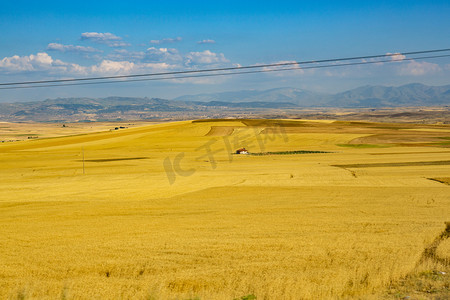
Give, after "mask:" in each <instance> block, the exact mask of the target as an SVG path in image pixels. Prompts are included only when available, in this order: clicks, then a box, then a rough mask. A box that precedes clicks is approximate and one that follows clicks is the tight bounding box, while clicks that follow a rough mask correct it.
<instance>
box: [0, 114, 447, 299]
mask: <svg viewBox="0 0 450 300" xmlns="http://www.w3.org/2000/svg"><path fill="white" fill-rule="evenodd" d="M28 125H29V126H28V127H26V126H25V125H21V126H18V127H17V126H16V127H14V124H9V123H4V124H2V127H3V130H6V131H8V130H9V131H8V132H9V133H8V134H10V135H14V134H16V135H17V134H26V135H33V134H34V132H38V131H39V132H45V134H43V137H42V138H37V139H30V140H25V141H17V142H5V143H1V144H0V154H1V155H0V160H1V164H0V184H1V189H0V245H1V247H0V298H1V299H59V298H61V299H131V298H133V299H236V298H237V299H244V298H245V297H246V296H247V299H254V298H255V297H256V299H342V298H357V299H366V298H373V299H378V298H389V297H395V295H393V294H392V295H391V294H389V293H388V292H387V291H388V290H389V287H390V286H391V285H393V284H395V283H396V282H399V281H400V280H402V278H405V276H407V275H408V274H414V273H415V272H421V271H423V270H427V268H431V267H433V268H441V269H442V270H448V265H446V264H447V263H448V261H449V252H448V251H449V249H450V248H449V243H448V239H446V240H443V241H442V244H440V245H437V244H436V247H435V248H436V249H435V250H433V251H434V252H435V254H436V255H437V256H438V257H439V258H440V259H441V260H440V261H438V260H434V259H433V257H431V256H426V255H425V256H424V253H425V254H426V253H428V252H427V251H425V249H427V247H428V248H429V247H430V246H429V245H431V244H432V243H433V241H435V240H436V238H437V237H438V236H439V235H440V234H441V233H442V232H443V230H444V229H445V222H446V221H450V186H449V182H450V181H449V179H450V126H449V125H418V124H382V123H367V122H343V121H332V120H330V121H307V120H303V121H300V120H198V121H182V122H171V123H161V124H151V125H144V124H139V125H140V126H136V127H133V128H123V129H119V130H109V129H107V126H105V127H101V128H100V127H99V128H98V130H99V132H91V131H93V130H86V131H84V133H83V130H81V129H80V130H75V131H71V132H69V133H68V135H67V136H61V135H64V134H61V132H62V131H61V129H60V128H56V127H49V126H48V125H40V124H28ZM45 126H47V127H45ZM102 126H103V125H102ZM108 126H109V125H108ZM8 128H9V129H8ZM14 130H16V131H14ZM52 130H54V132H53V133H52V132H51V131H52ZM19 131H20V132H19ZM88 131H89V132H88ZM52 134H53V135H52ZM51 136H53V137H51ZM241 147H245V148H246V149H247V150H248V151H249V152H250V155H242V154H240V155H237V154H232V153H234V152H235V151H236V149H239V148H241ZM296 151H297V152H296ZM252 154H259V155H252ZM447 288H448V286H447V287H445V286H444V287H443V289H444V292H443V293H445V289H447ZM447 291H448V290H447ZM441 294H442V291H441Z"/></svg>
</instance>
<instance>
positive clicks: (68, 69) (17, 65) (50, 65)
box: [0, 52, 85, 74]
mask: <svg viewBox="0 0 450 300" xmlns="http://www.w3.org/2000/svg"><path fill="white" fill-rule="evenodd" d="M0 71H2V72H4V73H20V72H48V73H51V74H54V73H75V74H80V73H81V74H84V73H85V68H84V67H82V66H80V65H77V64H71V63H65V62H63V61H61V60H59V59H56V60H55V59H53V58H52V57H51V56H50V55H48V54H47V53H45V52H41V53H38V54H36V55H34V54H31V55H29V56H18V55H14V56H11V57H5V58H3V59H2V60H1V61H0Z"/></svg>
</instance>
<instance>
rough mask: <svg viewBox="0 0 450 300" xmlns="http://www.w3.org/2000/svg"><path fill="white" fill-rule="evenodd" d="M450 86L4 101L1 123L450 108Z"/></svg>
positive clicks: (281, 90) (280, 90) (367, 87)
mask: <svg viewBox="0 0 450 300" xmlns="http://www.w3.org/2000/svg"><path fill="white" fill-rule="evenodd" d="M448 105H450V85H446V86H427V85H423V84H418V83H415V84H408V85H403V86H400V87H385V86H362V87H359V88H356V89H353V90H349V91H346V92H342V93H338V94H323V93H316V92H311V91H307V90H302V89H296V88H277V89H270V90H263V91H257V90H244V91H235V92H224V93H212V94H199V95H186V96H181V97H178V98H175V99H173V100H166V99H159V98H135V97H108V98H58V99H48V100H44V101H34V102H14V103H0V121H30V120H33V121H86V120H131V119H157V118H159V119H161V118H167V117H170V118H173V117H177V118H183V117H184V118H188V117H193V118H195V117H218V116H222V117H223V116H227V112H239V111H240V112H244V113H245V112H246V111H249V112H251V111H264V110H268V109H296V108H297V109H298V108H302V107H339V108H380V107H404V106H448Z"/></svg>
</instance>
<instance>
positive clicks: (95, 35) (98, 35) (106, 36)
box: [80, 32, 130, 47]
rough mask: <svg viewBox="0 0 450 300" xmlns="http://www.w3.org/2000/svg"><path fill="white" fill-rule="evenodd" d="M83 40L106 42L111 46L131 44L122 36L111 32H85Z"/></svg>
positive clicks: (82, 35)
mask: <svg viewBox="0 0 450 300" xmlns="http://www.w3.org/2000/svg"><path fill="white" fill-rule="evenodd" d="M80 39H81V40H82V41H91V42H94V43H99V44H105V45H108V46H110V47H127V46H130V44H129V43H125V42H123V41H122V38H121V37H120V36H117V35H115V34H112V33H109V32H105V33H102V32H84V33H82V34H81V38H80Z"/></svg>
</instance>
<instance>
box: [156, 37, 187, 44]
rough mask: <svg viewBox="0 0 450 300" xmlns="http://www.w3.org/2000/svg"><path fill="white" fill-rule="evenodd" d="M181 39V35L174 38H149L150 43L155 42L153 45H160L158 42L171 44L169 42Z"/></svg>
mask: <svg viewBox="0 0 450 300" xmlns="http://www.w3.org/2000/svg"><path fill="white" fill-rule="evenodd" d="M181 40H182V38H181V37H176V38H165V39H161V40H151V41H150V44H155V45H160V44H171V43H176V42H180V41H181Z"/></svg>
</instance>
